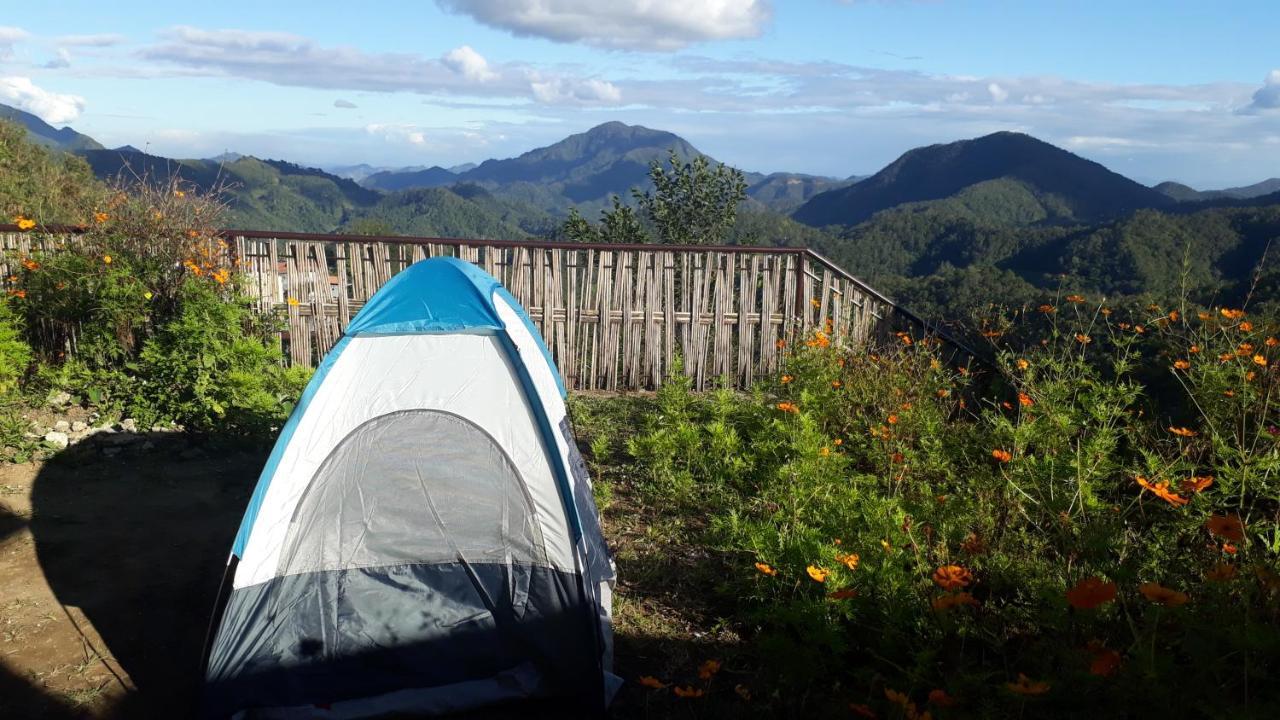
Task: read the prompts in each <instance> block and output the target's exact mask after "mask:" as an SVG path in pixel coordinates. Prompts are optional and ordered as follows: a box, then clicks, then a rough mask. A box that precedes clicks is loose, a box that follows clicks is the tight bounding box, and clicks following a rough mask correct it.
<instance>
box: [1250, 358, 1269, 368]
mask: <svg viewBox="0 0 1280 720" xmlns="http://www.w3.org/2000/svg"><path fill="white" fill-rule="evenodd" d="M1253 364H1254V365H1261V366H1262V367H1266V366H1267V359H1266V358H1265V357H1263V356H1261V355H1254V356H1253Z"/></svg>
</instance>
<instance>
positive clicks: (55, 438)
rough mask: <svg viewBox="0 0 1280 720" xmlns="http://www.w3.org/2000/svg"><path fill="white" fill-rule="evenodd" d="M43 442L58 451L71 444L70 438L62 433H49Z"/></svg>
mask: <svg viewBox="0 0 1280 720" xmlns="http://www.w3.org/2000/svg"><path fill="white" fill-rule="evenodd" d="M44 441H45V442H47V443H49V444H50V445H52V446H54V447H56V448H58V449H59V450H61V449H62V448H65V447H66V446H68V445H70V444H71V438H69V437H67V434H66V433H64V432H50V433H48V434H46V435H45V436H44Z"/></svg>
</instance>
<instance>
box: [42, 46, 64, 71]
mask: <svg viewBox="0 0 1280 720" xmlns="http://www.w3.org/2000/svg"><path fill="white" fill-rule="evenodd" d="M41 67H43V68H44V69H46V70H60V69H62V68H69V67H71V53H70V52H69V51H68V50H67V49H66V48H58V50H57V53H56V54H55V55H54V57H53V58H51V59H50V60H49V61H48V62H46V63H45V64H44V65H42V66H41Z"/></svg>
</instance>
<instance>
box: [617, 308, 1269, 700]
mask: <svg viewBox="0 0 1280 720" xmlns="http://www.w3.org/2000/svg"><path fill="white" fill-rule="evenodd" d="M1050 310H1052V311H1053V312H1048V311H1046V312H1042V313H1036V314H1035V318H1036V319H1035V320H1034V321H1030V320H1025V319H1024V320H1016V319H1015V318H1008V317H1005V318H1003V319H1001V318H991V319H989V321H988V327H991V328H995V330H993V332H991V333H990V335H991V336H992V341H993V342H994V343H996V348H995V351H996V355H997V358H998V359H997V362H996V367H995V368H994V369H993V370H991V371H985V372H983V373H976V372H970V371H969V370H968V369H966V368H956V367H950V366H948V365H947V363H946V362H945V360H944V357H945V356H944V355H943V354H941V352H940V351H939V350H937V349H935V348H936V346H935V345H934V344H933V343H931V342H927V341H926V340H924V339H921V338H912V337H911V336H909V335H905V334H902V335H900V336H899V339H898V341H897V342H895V343H894V344H893V346H892V347H885V348H883V349H881V350H879V351H877V352H873V353H868V352H865V351H852V352H851V351H846V350H842V349H839V348H835V347H831V346H830V344H829V343H828V342H827V341H826V338H825V336H824V335H822V334H817V335H815V336H813V337H812V338H810V339H809V340H808V341H807V342H806V343H805V347H803V348H800V349H798V350H796V351H795V352H794V353H792V354H790V355H789V356H788V357H787V358H786V360H785V366H784V368H783V370H782V371H781V372H780V373H779V376H778V377H777V378H774V379H773V380H771V381H769V382H767V383H765V384H764V385H762V386H761V387H760V388H758V389H757V390H756V391H755V392H752V393H750V394H741V393H729V392H719V393H712V394H709V395H697V394H694V393H692V392H690V387H689V384H688V381H687V380H686V379H684V378H683V377H682V376H679V375H677V376H676V378H675V379H673V380H672V381H670V382H669V383H668V384H667V385H666V386H665V387H663V388H662V390H661V391H660V392H659V393H658V396H657V397H656V398H655V400H654V402H653V409H652V410H651V412H650V415H649V417H648V418H647V419H646V420H645V421H644V422H643V424H642V426H641V432H639V433H637V434H636V435H634V436H633V437H632V438H631V439H630V441H629V442H628V445H627V448H628V454H629V456H630V462H631V463H633V464H634V471H633V475H632V477H634V478H635V479H636V489H637V490H638V491H639V493H640V494H641V496H642V497H643V498H644V504H645V505H646V506H648V507H652V508H656V509H658V512H659V515H658V517H657V518H655V519H654V520H653V522H655V523H656V522H667V521H668V520H667V519H668V518H670V517H677V518H681V519H682V520H681V524H682V526H683V527H686V528H689V531H690V533H691V536H690V538H689V542H690V543H691V544H694V545H698V546H702V547H704V548H705V555H704V557H705V560H704V561H703V562H704V563H707V564H710V565H711V566H712V567H709V568H705V569H704V570H705V571H704V572H700V575H705V576H709V577H719V578H723V579H722V580H721V581H719V582H715V583H710V584H707V585H706V586H705V587H702V588H700V592H701V593H704V594H705V595H706V596H707V597H706V598H705V599H704V600H703V601H702V602H704V603H706V604H708V605H711V606H714V607H716V608H717V613H718V614H719V616H720V617H724V618H726V622H728V623H730V624H731V625H732V626H733V627H735V628H736V629H738V631H739V632H742V633H743V634H745V636H746V642H747V644H748V645H747V649H745V650H744V652H743V657H741V658H738V659H737V660H736V661H735V669H736V675H735V680H739V679H741V681H742V682H745V683H746V684H748V685H749V686H750V687H752V688H754V689H755V694H756V696H757V702H763V703H767V704H768V705H769V709H768V711H761V709H760V708H759V707H756V708H755V710H756V711H760V712H765V714H768V713H770V712H771V713H773V714H777V715H794V716H799V715H809V716H824V715H826V714H833V715H838V714H839V713H842V712H847V705H848V704H849V703H851V702H854V703H868V699H870V701H869V704H870V705H872V706H873V707H874V709H875V710H876V711H877V712H878V713H879V714H880V715H881V716H885V717H895V716H908V717H910V716H913V713H915V712H918V711H922V710H924V709H925V706H926V703H927V702H928V701H927V696H928V693H929V692H930V691H931V690H933V689H943V690H945V691H946V692H947V693H948V694H949V695H950V696H951V697H953V698H957V699H958V700H959V705H957V706H956V707H954V708H951V709H950V710H949V711H947V712H948V713H949V714H950V715H958V716H972V717H979V716H1009V715H1015V714H1019V713H1021V714H1028V713H1029V714H1034V715H1035V716H1037V717H1075V716H1082V715H1090V716H1126V715H1138V716H1146V715H1153V714H1165V715H1168V714H1174V715H1181V714H1185V713H1186V712H1188V711H1192V710H1191V709H1192V708H1195V710H1194V711H1192V712H1196V713H1205V714H1211V715H1222V716H1225V715H1233V716H1256V717H1262V716H1264V715H1265V714H1266V712H1267V710H1266V708H1269V707H1272V706H1274V703H1276V702H1280V696H1278V695H1276V687H1275V686H1274V685H1272V684H1270V683H1269V681H1267V680H1266V678H1267V677H1270V676H1271V675H1272V674H1274V673H1276V672H1278V671H1280V631H1277V630H1276V627H1277V626H1276V625H1275V620H1276V618H1277V617H1278V616H1280V523H1278V521H1277V514H1276V513H1277V506H1276V501H1275V498H1277V497H1280V481H1277V479H1276V476H1277V473H1276V471H1277V469H1280V430H1277V429H1276V428H1277V424H1278V423H1280V404H1278V403H1277V401H1276V399H1275V396H1276V392H1277V390H1280V372H1277V370H1276V368H1275V366H1274V364H1275V363H1276V362H1280V341H1276V340H1274V339H1271V337H1272V336H1271V335H1270V334H1269V333H1274V332H1276V329H1277V326H1276V325H1275V324H1274V323H1272V322H1271V321H1264V320H1261V319H1259V320H1255V321H1253V322H1250V321H1249V320H1248V319H1244V318H1242V317H1241V315H1240V313H1238V312H1236V311H1231V310H1227V311H1225V312H1218V311H1215V312H1213V313H1212V314H1210V313H1207V312H1206V313H1204V314H1203V316H1202V317H1199V316H1197V313H1196V312H1195V311H1193V310H1191V309H1190V308H1180V309H1179V310H1178V311H1176V312H1174V311H1171V310H1170V309H1169V308H1160V307H1157V306H1151V307H1150V308H1145V309H1140V310H1137V311H1136V312H1135V314H1133V315H1132V316H1129V315H1127V314H1125V316H1124V317H1123V319H1122V313H1121V312H1120V311H1117V310H1112V309H1110V308H1107V309H1106V311H1105V312H1103V310H1104V309H1103V308H1100V307H1097V306H1089V305H1087V304H1085V302H1084V298H1083V297H1081V296H1076V295H1071V296H1069V298H1068V299H1067V301H1066V302H1062V303H1060V304H1058V305H1055V306H1052V307H1051V308H1050ZM1015 321H1016V322H1022V323H1030V324H1032V325H1033V327H1032V328H1031V329H1028V330H1026V331H1024V330H1023V329H1021V328H1019V327H1018V326H1017V325H1016V324H1015ZM1041 341H1043V342H1041ZM1237 523H1238V524H1237ZM1224 528H1225V529H1224ZM757 563H758V565H757ZM951 566H955V567H956V568H958V569H956V570H946V571H944V570H940V568H950V567H951ZM627 570H628V568H627V566H626V565H625V564H624V565H623V567H622V572H624V573H626V571H627ZM947 573H952V574H954V575H955V576H956V577H958V578H959V579H958V580H957V581H956V582H954V583H950V582H948V581H947ZM1091 577H1093V578H1099V579H1100V581H1101V582H1103V583H1114V584H1115V588H1116V597H1115V598H1114V599H1113V600H1111V599H1108V600H1104V601H1100V602H1099V603H1098V605H1097V607H1092V608H1088V607H1085V606H1084V605H1082V604H1080V601H1079V599H1078V596H1076V595H1071V596H1069V595H1068V591H1069V590H1071V589H1072V588H1075V587H1076V586H1077V585H1078V584H1079V583H1081V581H1083V580H1085V579H1087V578H1091ZM944 586H947V587H944ZM1069 597H1075V598H1076V600H1070V599H1069ZM1184 599H1185V600H1186V601H1185V602H1184ZM1112 661H1114V663H1115V667H1110V666H1109V665H1107V664H1108V663H1111V662H1112ZM1020 674H1025V675H1027V676H1028V677H1029V678H1031V680H1030V681H1028V682H1026V683H1022V684H1021V685H1020V684H1019V680H1018V677H1019V675H1020ZM718 682H720V681H719V680H714V681H711V682H710V683H708V684H709V685H710V686H711V687H712V689H713V690H714V688H715V687H716V683H718ZM1035 682H1044V683H1045V687H1044V688H1043V692H1040V691H1039V689H1038V688H1037V687H1036V686H1035ZM1010 684H1012V686H1011V685H1010ZM819 689H820V691H819ZM1028 689H1029V690H1031V691H1035V692H1033V693H1032V694H1025V693H1024V692H1019V691H1020V690H1022V691H1027V690H1028ZM888 690H893V691H898V692H901V693H904V694H905V695H906V696H907V700H905V701H897V700H893V699H891V698H888V697H887V695H886V691H888ZM766 696H767V697H766ZM894 697H897V696H894ZM908 702H909V703H914V704H915V707H914V709H913V708H910V707H908V705H907V704H906V703H908ZM928 709H930V710H931V711H933V712H935V713H937V712H939V710H940V707H938V706H936V705H935V706H934V707H931V708H928Z"/></svg>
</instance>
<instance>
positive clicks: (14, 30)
mask: <svg viewBox="0 0 1280 720" xmlns="http://www.w3.org/2000/svg"><path fill="white" fill-rule="evenodd" d="M30 36H31V35H30V33H28V32H27V31H26V30H23V29H22V28H19V27H12V26H8V25H0V60H8V59H9V58H10V57H12V56H13V46H14V45H16V44H17V43H20V42H22V41H23V40H26V39H27V38H28V37H30Z"/></svg>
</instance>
